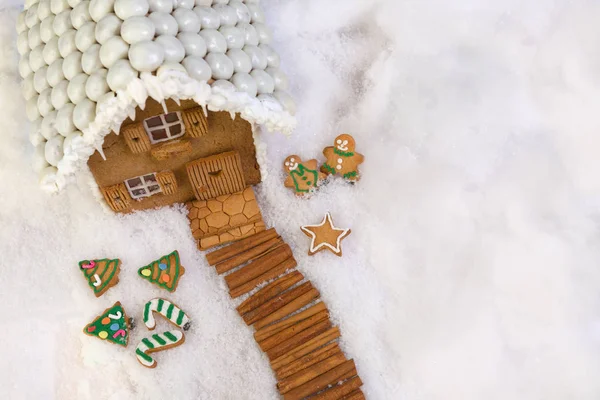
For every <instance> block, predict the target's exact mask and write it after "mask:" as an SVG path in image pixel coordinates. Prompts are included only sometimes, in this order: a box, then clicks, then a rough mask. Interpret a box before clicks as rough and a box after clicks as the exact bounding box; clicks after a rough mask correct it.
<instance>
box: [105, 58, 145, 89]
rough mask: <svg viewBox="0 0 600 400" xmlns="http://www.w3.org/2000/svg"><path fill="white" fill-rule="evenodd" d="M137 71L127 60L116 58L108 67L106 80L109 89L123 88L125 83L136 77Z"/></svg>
mask: <svg viewBox="0 0 600 400" xmlns="http://www.w3.org/2000/svg"><path fill="white" fill-rule="evenodd" d="M137 76H138V72H137V71H136V70H134V69H133V67H132V66H131V64H130V63H129V61H127V60H118V61H116V62H115V63H114V64H113V66H112V67H110V68H109V69H108V75H106V81H107V82H108V86H109V87H110V89H111V90H113V91H117V90H121V89H125V88H126V87H127V84H128V83H129V82H131V81H132V80H134V79H135V78H137Z"/></svg>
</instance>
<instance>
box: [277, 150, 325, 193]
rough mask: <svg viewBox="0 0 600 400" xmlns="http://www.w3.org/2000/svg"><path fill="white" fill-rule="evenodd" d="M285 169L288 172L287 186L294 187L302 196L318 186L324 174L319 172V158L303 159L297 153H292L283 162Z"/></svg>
mask: <svg viewBox="0 0 600 400" xmlns="http://www.w3.org/2000/svg"><path fill="white" fill-rule="evenodd" d="M283 170H284V171H285V173H286V174H287V178H286V179H285V183H284V184H285V187H289V188H292V189H294V192H295V193H296V195H298V196H302V195H304V194H306V193H309V192H311V191H312V190H314V189H316V188H317V185H318V183H319V181H320V180H321V179H323V174H322V173H320V172H319V168H318V167H317V160H308V161H302V159H301V158H300V157H299V156H297V155H291V156H289V157H288V158H286V159H285V161H284V162H283Z"/></svg>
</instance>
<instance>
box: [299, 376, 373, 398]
mask: <svg viewBox="0 0 600 400" xmlns="http://www.w3.org/2000/svg"><path fill="white" fill-rule="evenodd" d="M362 384H363V382H362V380H361V379H360V377H359V376H355V377H354V378H351V379H348V380H347V381H344V382H343V383H342V384H341V385H336V386H334V387H332V388H331V389H329V390H327V391H325V392H322V393H319V394H318V395H316V396H315V397H311V398H310V400H338V399H341V398H344V399H347V398H349V397H347V396H354V395H355V394H358V393H360V394H361V395H362V392H361V391H360V389H359V388H360V387H361V386H362ZM353 393H355V394H353ZM344 396H346V397H344ZM358 398H359V397H356V399H358ZM362 398H363V399H364V396H363V397H362Z"/></svg>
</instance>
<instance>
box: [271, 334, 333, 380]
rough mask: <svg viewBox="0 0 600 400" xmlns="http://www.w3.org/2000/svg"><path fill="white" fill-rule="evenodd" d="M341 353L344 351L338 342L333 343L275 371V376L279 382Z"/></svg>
mask: <svg viewBox="0 0 600 400" xmlns="http://www.w3.org/2000/svg"><path fill="white" fill-rule="evenodd" d="M341 352H342V350H341V349H340V346H339V345H338V344H337V343H336V342H331V343H329V344H328V345H326V346H323V347H321V348H320V349H317V350H315V351H313V352H312V353H310V354H307V355H305V356H303V357H300V358H299V359H297V360H296V361H294V362H292V363H289V364H288V365H286V366H285V367H282V368H281V369H279V370H277V371H275V375H277V379H278V380H283V379H285V378H287V377H288V376H291V375H294V374H295V373H296V372H298V371H302V370H303V369H306V368H308V367H310V366H311V365H314V364H316V363H318V362H321V361H323V360H325V359H327V358H329V357H331V356H332V355H334V354H338V353H341Z"/></svg>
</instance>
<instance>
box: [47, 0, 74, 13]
mask: <svg viewBox="0 0 600 400" xmlns="http://www.w3.org/2000/svg"><path fill="white" fill-rule="evenodd" d="M69 8H71V7H70V6H69V2H68V1H67V0H50V10H51V11H52V14H54V15H58V14H60V13H61V12H63V11H65V10H68V9H69Z"/></svg>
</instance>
